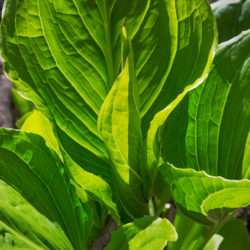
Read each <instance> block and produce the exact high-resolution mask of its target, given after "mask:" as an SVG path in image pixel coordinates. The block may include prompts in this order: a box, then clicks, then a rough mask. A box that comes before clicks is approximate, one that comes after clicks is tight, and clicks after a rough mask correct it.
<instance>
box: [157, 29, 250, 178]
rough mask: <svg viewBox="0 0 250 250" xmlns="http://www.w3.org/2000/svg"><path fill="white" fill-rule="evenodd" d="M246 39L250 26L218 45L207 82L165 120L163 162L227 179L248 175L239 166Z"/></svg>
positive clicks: (247, 117)
mask: <svg viewBox="0 0 250 250" xmlns="http://www.w3.org/2000/svg"><path fill="white" fill-rule="evenodd" d="M249 43H250V30H248V31H246V32H243V33H241V34H240V35H239V36H238V37H235V38H233V39H232V40H230V41H227V42H225V43H222V44H220V46H219V48H218V49H217V52H216V56H215V59H214V62H213V66H212V70H211V72H210V74H209V77H208V78H207V80H206V81H204V83H203V84H202V85H201V86H199V87H198V88H196V89H194V90H193V91H191V92H189V94H188V96H186V97H185V98H184V99H183V101H182V102H181V103H180V105H178V106H177V108H176V109H175V110H174V111H173V112H172V113H171V115H170V116H169V117H168V119H167V121H166V123H165V128H164V133H163V138H162V140H161V142H162V143H161V153H162V156H163V159H164V161H167V162H170V163H172V164H173V165H175V166H176V167H181V168H194V169H196V170H204V171H206V172H207V173H209V174H211V175H215V176H216V175H220V176H223V177H225V178H229V179H240V178H241V177H249V176H248V169H249V165H248V166H244V168H243V167H242V165H243V155H244V151H245V148H246V141H247V138H248V133H249V129H250V127H249V124H250V123H249V121H250V112H249V102H250V95H249V91H250V88H249V86H250V85H249V77H250V46H249ZM177 120H178V121H179V122H178V124H176V121H177ZM245 154H248V151H247V149H246V151H245ZM246 158H247V156H246ZM246 161H247V159H246ZM242 168H243V169H242Z"/></svg>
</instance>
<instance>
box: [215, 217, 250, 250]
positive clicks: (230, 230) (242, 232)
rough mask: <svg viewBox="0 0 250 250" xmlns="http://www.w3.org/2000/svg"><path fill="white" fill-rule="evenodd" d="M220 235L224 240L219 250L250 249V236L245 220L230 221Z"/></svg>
mask: <svg viewBox="0 0 250 250" xmlns="http://www.w3.org/2000/svg"><path fill="white" fill-rule="evenodd" d="M218 233H219V234H220V235H221V236H223V238H224V240H223V242H222V244H221V245H220V248H219V250H234V249H241V250H248V249H249V248H250V240H249V234H248V231H247V228H246V225H245V224H244V222H243V220H240V219H232V220H230V221H229V222H227V223H226V224H225V225H224V226H223V227H222V228H221V229H220V231H219V232H218Z"/></svg>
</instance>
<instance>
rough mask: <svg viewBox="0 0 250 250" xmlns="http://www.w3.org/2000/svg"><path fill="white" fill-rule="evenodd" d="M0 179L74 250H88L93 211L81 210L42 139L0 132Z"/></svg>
mask: <svg viewBox="0 0 250 250" xmlns="http://www.w3.org/2000/svg"><path fill="white" fill-rule="evenodd" d="M0 179H3V180H4V181H6V182H7V183H8V184H10V185H11V186H13V187H14V188H15V189H16V190H18V192H20V194H21V195H22V196H23V197H24V198H25V199H26V200H27V201H28V202H30V203H31V204H32V205H33V206H34V207H35V208H36V209H37V210H38V211H39V212H40V213H42V214H44V215H45V216H46V217H47V218H48V219H49V220H50V221H52V222H57V223H59V224H60V225H61V227H62V228H63V230H65V232H66V234H67V235H68V237H69V239H70V240H71V243H72V245H73V246H74V248H75V249H87V238H88V233H89V230H90V225H91V219H92V217H91V211H89V208H88V207H87V206H86V205H84V208H83V207H82V205H81V203H80V201H79V200H78V199H77V196H76V194H75V190H74V188H73V186H71V184H70V181H69V177H68V176H67V173H66V172H65V170H64V166H63V163H62V162H61V160H60V158H59V156H58V155H57V154H56V153H55V152H54V151H52V150H50V149H49V148H48V147H47V146H46V144H45V142H44V140H43V139H42V138H41V137H40V136H38V135H35V134H30V133H24V132H21V131H16V130H10V129H1V130H0Z"/></svg>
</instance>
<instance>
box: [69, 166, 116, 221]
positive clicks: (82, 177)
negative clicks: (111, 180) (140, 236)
mask: <svg viewBox="0 0 250 250" xmlns="http://www.w3.org/2000/svg"><path fill="white" fill-rule="evenodd" d="M68 168H69V171H70V174H71V175H72V177H73V180H74V181H75V182H76V183H77V185H79V187H80V188H82V189H83V190H84V191H85V192H86V194H87V195H88V198H89V199H90V200H94V201H97V202H99V203H101V204H102V205H104V206H105V207H107V209H108V211H109V214H110V215H111V216H112V217H113V218H114V219H115V220H116V222H117V223H120V216H119V213H118V210H117V207H116V204H115V203H114V202H113V200H112V192H111V188H110V186H109V185H108V183H107V182H105V181H104V180H103V179H102V178H101V177H99V176H96V175H94V174H92V173H89V172H87V171H85V170H84V169H82V168H81V167H80V166H78V165H77V164H76V163H74V162H71V164H70V165H68ZM79 197H80V196H79Z"/></svg>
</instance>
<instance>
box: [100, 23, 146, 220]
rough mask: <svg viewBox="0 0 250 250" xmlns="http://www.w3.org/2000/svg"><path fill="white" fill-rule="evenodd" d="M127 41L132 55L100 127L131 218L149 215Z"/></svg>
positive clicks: (102, 113) (106, 104) (103, 112)
mask: <svg viewBox="0 0 250 250" xmlns="http://www.w3.org/2000/svg"><path fill="white" fill-rule="evenodd" d="M122 29H123V32H124V44H125V45H126V46H128V47H129V54H128V57H127V59H126V62H125V66H124V68H123V70H122V73H121V74H120V75H119V76H118V78H117V79H116V81H115V83H114V85H113V87H112V89H111V90H110V92H109V94H108V96H107V98H106V99H105V101H104V104H103V106H102V108H101V111H100V114H99V120H98V128H99V131H100V133H101V135H102V138H103V140H104V142H105V145H106V148H107V150H108V153H109V156H110V160H111V164H112V165H111V170H112V175H113V182H114V187H115V189H116V192H117V194H118V198H119V201H120V203H121V204H122V207H123V209H124V210H125V211H126V213H127V214H128V215H129V216H130V217H131V218H137V217H141V216H143V215H145V214H147V202H146V199H144V197H143V179H142V177H141V175H140V171H141V173H142V171H143V169H142V134H141V120H140V115H139V110H138V104H137V101H138V97H137V96H136V95H137V92H136V91H137V90H136V78H135V72H134V59H133V51H132V47H131V42H130V40H128V38H127V37H126V36H127V35H126V30H125V27H123V28H122Z"/></svg>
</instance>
